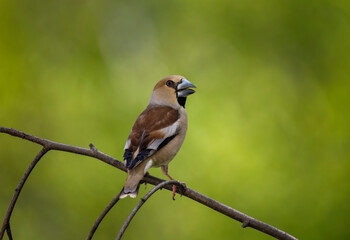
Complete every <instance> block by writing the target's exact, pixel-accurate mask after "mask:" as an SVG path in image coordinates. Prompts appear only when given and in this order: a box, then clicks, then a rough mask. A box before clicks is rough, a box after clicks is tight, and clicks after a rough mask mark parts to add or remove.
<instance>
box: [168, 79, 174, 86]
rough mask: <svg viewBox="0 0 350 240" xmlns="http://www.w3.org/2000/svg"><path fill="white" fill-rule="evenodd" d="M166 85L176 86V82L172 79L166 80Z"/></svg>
mask: <svg viewBox="0 0 350 240" xmlns="http://www.w3.org/2000/svg"><path fill="white" fill-rule="evenodd" d="M166 85H167V86H168V87H174V85H175V83H174V82H173V81H172V80H168V81H166Z"/></svg>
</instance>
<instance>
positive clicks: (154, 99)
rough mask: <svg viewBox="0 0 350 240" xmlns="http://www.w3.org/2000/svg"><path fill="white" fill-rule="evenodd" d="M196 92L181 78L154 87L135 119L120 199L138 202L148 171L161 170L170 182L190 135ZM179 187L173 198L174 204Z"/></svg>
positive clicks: (125, 151)
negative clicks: (172, 164) (170, 171)
mask: <svg viewBox="0 0 350 240" xmlns="http://www.w3.org/2000/svg"><path fill="white" fill-rule="evenodd" d="M193 88H196V86H195V85H193V84H192V83H191V82H190V81H188V80H187V79H186V78H185V77H183V76H180V75H170V76H167V77H165V78H163V79H161V80H160V81H159V82H158V83H157V84H156V85H155V87H154V89H153V91H152V94H151V98H150V100H149V102H148V105H147V107H146V109H145V110H144V111H143V112H142V113H141V114H140V115H139V116H138V118H137V119H136V121H135V123H134V125H133V127H132V129H131V132H130V134H129V137H128V139H127V141H126V144H125V147H124V155H123V159H124V161H125V167H126V169H127V177H126V181H125V185H124V187H123V189H122V191H121V194H120V198H125V197H127V196H130V197H131V198H136V197H137V194H138V191H139V187H140V181H141V180H142V178H143V177H144V175H145V174H146V173H148V169H149V168H152V167H160V168H161V170H162V173H163V174H164V175H166V176H167V177H168V178H169V179H170V180H173V178H172V177H171V176H170V175H169V174H168V164H169V163H170V161H171V160H172V159H173V158H174V157H175V155H176V154H177V152H178V151H179V150H180V148H181V146H182V143H183V142H184V139H185V136H186V132H187V112H186V109H185V104H186V100H187V97H188V96H189V95H191V94H193V93H195V90H193ZM175 192H176V186H175V185H173V191H172V198H173V199H174V200H175Z"/></svg>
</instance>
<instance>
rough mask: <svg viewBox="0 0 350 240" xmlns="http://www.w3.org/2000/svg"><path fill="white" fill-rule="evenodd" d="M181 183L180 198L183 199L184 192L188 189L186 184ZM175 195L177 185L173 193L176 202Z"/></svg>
mask: <svg viewBox="0 0 350 240" xmlns="http://www.w3.org/2000/svg"><path fill="white" fill-rule="evenodd" d="M180 183H181V193H180V197H182V195H183V192H184V190H185V189H186V187H187V186H186V183H184V182H180ZM175 194H176V185H173V192H172V197H173V200H175Z"/></svg>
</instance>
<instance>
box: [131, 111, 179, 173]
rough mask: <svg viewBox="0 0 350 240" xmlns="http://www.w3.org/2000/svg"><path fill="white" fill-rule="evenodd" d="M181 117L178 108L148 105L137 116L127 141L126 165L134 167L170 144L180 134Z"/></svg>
mask: <svg viewBox="0 0 350 240" xmlns="http://www.w3.org/2000/svg"><path fill="white" fill-rule="evenodd" d="M179 118H180V114H179V112H178V110H176V109H174V108H172V107H167V106H154V107H147V108H146V110H145V111H143V112H142V113H141V114H140V116H139V117H138V118H137V120H136V122H135V124H134V126H133V127H132V130H131V132H130V135H129V137H128V140H127V141H126V144H125V147H124V150H125V153H124V160H125V161H126V167H127V168H128V169H132V168H133V167H135V166H137V165H138V164H139V163H140V162H142V161H143V160H144V159H146V158H147V157H149V156H151V155H152V154H154V153H155V152H156V151H158V150H159V149H161V148H162V147H164V146H165V145H166V144H168V143H169V142H170V141H171V140H172V139H173V138H174V137H175V136H176V135H177V134H178V130H179V121H178V120H179Z"/></svg>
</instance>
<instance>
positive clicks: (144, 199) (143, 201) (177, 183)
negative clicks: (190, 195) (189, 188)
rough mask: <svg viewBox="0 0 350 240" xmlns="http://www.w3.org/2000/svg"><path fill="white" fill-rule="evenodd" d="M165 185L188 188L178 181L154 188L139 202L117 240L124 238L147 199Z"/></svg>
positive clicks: (167, 182)
mask: <svg viewBox="0 0 350 240" xmlns="http://www.w3.org/2000/svg"><path fill="white" fill-rule="evenodd" d="M165 185H178V186H179V187H181V188H184V189H185V188H186V186H184V185H183V184H182V183H180V182H179V181H176V180H168V181H165V182H161V183H159V184H158V185H157V186H155V187H154V188H152V189H151V191H149V192H148V193H147V194H146V195H145V196H144V197H143V198H141V200H140V201H139V202H138V204H137V205H136V206H135V208H134V209H133V210H132V212H131V213H130V215H129V216H128V218H127V219H126V220H125V222H124V224H123V226H122V228H121V229H120V231H119V233H118V236H117V238H116V240H120V239H121V238H122V236H123V234H124V232H125V230H126V228H127V227H128V226H129V224H130V222H131V220H132V219H133V217H134V216H135V215H136V213H137V211H138V210H139V209H140V208H141V206H142V205H143V204H144V203H145V202H146V201H147V199H148V198H150V197H151V196H152V195H153V193H155V192H156V191H158V190H159V189H162V188H163V187H164V186H165Z"/></svg>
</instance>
